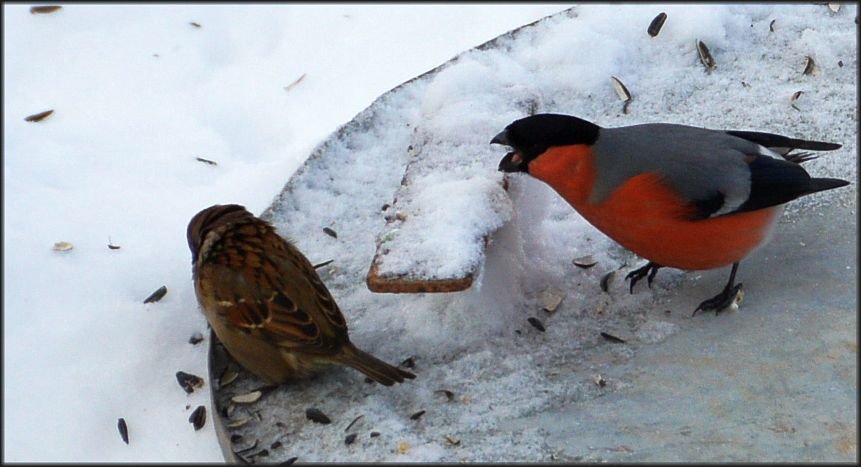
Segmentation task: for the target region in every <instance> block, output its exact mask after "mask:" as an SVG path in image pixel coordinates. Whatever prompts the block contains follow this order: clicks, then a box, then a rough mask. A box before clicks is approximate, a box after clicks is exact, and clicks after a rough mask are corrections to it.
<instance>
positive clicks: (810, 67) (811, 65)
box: [802, 55, 816, 75]
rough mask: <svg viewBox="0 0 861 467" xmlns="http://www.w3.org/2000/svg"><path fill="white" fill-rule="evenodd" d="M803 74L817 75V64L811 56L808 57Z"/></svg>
mask: <svg viewBox="0 0 861 467" xmlns="http://www.w3.org/2000/svg"><path fill="white" fill-rule="evenodd" d="M802 74H805V75H813V74H816V62H814V61H813V57H811V56H810V55H808V56H807V64H806V65H804V71H803V72H802Z"/></svg>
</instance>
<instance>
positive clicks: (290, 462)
mask: <svg viewBox="0 0 861 467" xmlns="http://www.w3.org/2000/svg"><path fill="white" fill-rule="evenodd" d="M296 459H298V457H291V458H289V459H287V460H286V461H284V462H282V463H281V465H293V463H294V462H296Z"/></svg>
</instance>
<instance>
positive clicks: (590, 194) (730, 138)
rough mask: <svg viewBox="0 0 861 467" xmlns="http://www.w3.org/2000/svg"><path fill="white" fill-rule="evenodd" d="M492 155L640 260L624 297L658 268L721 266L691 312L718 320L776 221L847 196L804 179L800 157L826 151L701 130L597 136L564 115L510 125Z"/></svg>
mask: <svg viewBox="0 0 861 467" xmlns="http://www.w3.org/2000/svg"><path fill="white" fill-rule="evenodd" d="M491 144H502V145H506V146H510V147H511V148H512V149H513V150H512V151H511V152H509V153H508V154H506V156H505V157H504V158H503V159H502V160H501V161H500V163H499V170H501V171H503V172H526V173H528V174H529V175H531V176H533V177H535V178H537V179H539V180H542V181H543V182H545V183H547V184H548V185H550V187H552V188H553V189H554V190H556V192H557V193H559V195H561V196H562V197H563V198H564V199H565V200H566V201H567V202H568V203H569V204H570V205H571V206H572V207H573V208H574V209H576V210H577V211H578V212H579V213H580V214H581V215H582V216H583V217H584V218H585V219H586V220H587V221H589V223H591V224H592V225H593V226H595V227H596V228H597V229H598V230H600V231H601V232H603V233H604V234H606V235H607V236H609V237H610V238H612V239H613V240H615V241H616V242H618V243H619V244H621V245H622V246H623V247H625V248H627V249H629V250H631V251H633V252H634V253H636V254H637V255H639V256H641V257H643V258H645V259H647V260H648V263H647V264H646V265H645V266H643V267H641V268H639V269H636V270H633V271H631V272H630V273H629V274H628V275H627V277H626V279H630V281H631V283H630V285H631V288H630V290H631V292H632V293H633V290H634V285H635V284H636V283H637V281H639V280H640V279H642V278H644V277H647V278H648V283H649V286H651V283H652V279H653V278H654V277H655V274H656V273H657V271H658V269H659V268H662V267H673V268H678V269H688V270H700V269H713V268H718V267H722V266H727V265H730V264H731V265H732V271H731V272H730V276H729V281H728V282H727V284H726V287H724V289H723V291H721V293H719V294H717V295H716V296H715V297H713V298H710V299H708V300H705V301H703V302H702V303H701V304H700V305H699V306H698V307H697V308H696V310H694V314H696V313H697V312H698V311H700V310H714V311H715V313H718V312H720V311H721V310H723V309H725V308H726V307H727V306H729V305H730V304H732V303H733V302H734V300H736V296H737V294H739V292H740V291H741V290H742V284H741V283H738V284H735V275H736V272H737V271H738V265H739V262H740V261H741V260H742V259H743V258H745V257H746V256H747V255H749V254H750V253H751V252H753V251H754V250H755V249H756V248H758V247H759V246H761V245H763V244H764V243H765V242H766V241H767V240H768V239H769V237H770V233H771V230H772V228H773V227H774V225H775V224H776V222H777V220H778V218H779V217H780V214H781V213H782V211H783V204H784V203H786V202H788V201H791V200H793V199H795V198H798V197H800V196H804V195H809V194H811V193H816V192H818V191H823V190H830V189H832V188H838V187H842V186H845V185H848V184H849V182H847V181H845V180H839V179H835V178H811V177H810V175H809V174H808V173H807V171H805V170H804V169H803V168H802V167H801V165H800V164H801V163H802V162H804V161H807V160H810V159H812V158H814V157H815V156H812V155H811V154H810V153H808V152H797V151H796V150H799V149H801V150H807V151H831V150H834V149H838V148H840V147H841V146H840V145H839V144H834V143H824V142H818V141H806V140H801V139H793V138H788V137H785V136H780V135H775V134H770V133H760V132H754V131H733V130H730V131H720V130H709V129H705V128H698V127H692V126H685V125H677V124H670V123H649V124H642V125H632V126H624V127H617V128H602V127H600V126H598V125H595V124H594V123H591V122H588V121H586V120H583V119H581V118H577V117H574V116H570V115H559V114H536V115H532V116H529V117H526V118H522V119H520V120H516V121H514V122H513V123H511V124H510V125H508V126H507V127H505V129H504V130H503V131H502V132H501V133H499V134H498V135H496V136H495V137H494V138H493V140H491Z"/></svg>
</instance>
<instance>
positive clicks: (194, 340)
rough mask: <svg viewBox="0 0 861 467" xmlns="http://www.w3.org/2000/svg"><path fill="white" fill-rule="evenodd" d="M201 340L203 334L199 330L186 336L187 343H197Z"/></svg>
mask: <svg viewBox="0 0 861 467" xmlns="http://www.w3.org/2000/svg"><path fill="white" fill-rule="evenodd" d="M201 342H203V334H201V333H199V332H195V333H194V334H192V335H191V337H189V338H188V343H189V344H191V345H197V344H200V343H201Z"/></svg>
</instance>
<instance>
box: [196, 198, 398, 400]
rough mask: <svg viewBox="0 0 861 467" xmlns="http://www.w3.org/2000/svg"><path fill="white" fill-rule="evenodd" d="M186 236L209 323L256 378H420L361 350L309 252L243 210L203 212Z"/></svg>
mask: <svg viewBox="0 0 861 467" xmlns="http://www.w3.org/2000/svg"><path fill="white" fill-rule="evenodd" d="M187 236H188V247H189V248H190V249H191V257H192V268H193V276H194V290H195V293H196V295H197V299H198V301H199V302H200V305H201V307H202V308H203V312H204V314H205V315H206V319H207V320H208V321H209V324H210V325H211V326H212V329H213V330H214V331H215V334H216V335H217V336H218V339H219V340H220V341H221V342H222V343H223V344H224V346H225V347H226V348H227V351H228V352H230V355H232V356H233V358H234V359H236V361H237V362H239V363H240V364H241V365H242V366H244V367H245V368H246V369H248V370H249V371H251V372H252V373H254V374H256V375H258V376H260V377H261V378H263V379H266V380H268V381H271V382H274V383H283V382H285V381H287V380H289V379H294V378H302V377H305V376H308V375H310V374H312V373H313V372H315V371H317V370H319V369H321V368H323V367H325V366H327V365H332V364H340V365H347V366H350V367H353V368H355V369H357V370H359V371H361V372H362V373H364V374H365V375H367V376H368V377H370V378H372V379H374V380H375V381H377V382H378V383H381V384H384V385H386V386H390V385H392V384H394V383H401V382H403V381H404V378H409V379H412V378H415V375H413V374H412V373H410V372H408V371H404V370H401V369H399V368H395V367H393V366H392V365H389V364H388V363H385V362H383V361H381V360H379V359H377V358H376V357H374V356H372V355H371V354H368V353H366V352H363V351H362V350H359V349H358V348H356V346H355V345H353V343H352V342H350V339H349V337H348V335H347V323H346V321H345V320H344V315H343V314H341V310H340V309H339V308H338V305H337V303H335V299H334V298H332V295H331V294H330V293H329V290H328V289H327V288H326V286H325V285H324V284H323V281H321V280H320V277H319V276H318V275H317V272H316V271H315V270H314V267H313V266H312V265H311V263H310V262H308V259H307V258H305V255H303V254H302V252H301V251H299V250H298V249H297V248H296V247H295V246H293V244H291V243H290V242H288V241H287V240H285V239H283V238H281V237H280V236H279V235H278V234H277V233H276V232H275V228H274V227H272V226H271V225H270V224H269V223H268V222H265V221H263V220H261V219H258V218H257V217H254V215H252V214H251V213H250V212H248V211H246V210H245V208H244V207H242V206H239V205H237V204H227V205H215V206H211V207H209V208H206V209H204V210H203V211H200V212H199V213H197V214H196V215H195V216H194V217H193V218H192V219H191V222H189V224H188V233H187Z"/></svg>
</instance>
